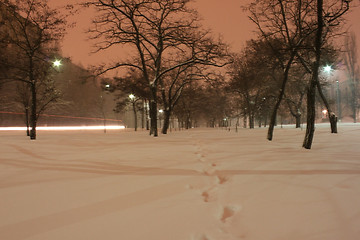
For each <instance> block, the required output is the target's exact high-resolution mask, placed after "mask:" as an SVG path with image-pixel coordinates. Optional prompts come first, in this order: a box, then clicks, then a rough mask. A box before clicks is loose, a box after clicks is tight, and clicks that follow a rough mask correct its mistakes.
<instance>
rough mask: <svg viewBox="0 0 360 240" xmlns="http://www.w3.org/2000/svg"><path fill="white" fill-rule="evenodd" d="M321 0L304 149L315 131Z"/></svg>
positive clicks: (307, 147)
mask: <svg viewBox="0 0 360 240" xmlns="http://www.w3.org/2000/svg"><path fill="white" fill-rule="evenodd" d="M322 6H323V0H318V1H317V21H318V23H317V24H318V29H317V32H316V38H315V53H316V61H315V63H314V70H313V75H312V77H311V80H310V85H309V88H308V93H307V114H308V115H307V125H306V134H305V138H304V142H303V147H304V148H306V149H311V145H312V142H313V138H314V132H315V94H316V85H317V83H318V82H319V66H320V59H321V39H322V33H323V26H324V25H323V17H322V9H323V7H322Z"/></svg>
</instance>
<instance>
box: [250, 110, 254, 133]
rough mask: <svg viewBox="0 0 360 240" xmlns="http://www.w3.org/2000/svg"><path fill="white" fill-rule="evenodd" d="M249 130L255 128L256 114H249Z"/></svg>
mask: <svg viewBox="0 0 360 240" xmlns="http://www.w3.org/2000/svg"><path fill="white" fill-rule="evenodd" d="M249 128H250V129H254V128H255V117H254V114H253V113H252V112H251V113H249Z"/></svg>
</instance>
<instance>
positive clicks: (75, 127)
mask: <svg viewBox="0 0 360 240" xmlns="http://www.w3.org/2000/svg"><path fill="white" fill-rule="evenodd" d="M124 128H125V127H124V126H115V125H113V126H105V127H104V126H53V127H37V128H36V129H37V130H56V131H69V130H103V129H106V130H111V129H115V130H116V129H124ZM0 131H26V127H0Z"/></svg>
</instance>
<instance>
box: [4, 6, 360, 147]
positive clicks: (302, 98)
mask: <svg viewBox="0 0 360 240" xmlns="http://www.w3.org/2000/svg"><path fill="white" fill-rule="evenodd" d="M12 2H13V3H14V2H16V1H15V0H14V1H12ZM18 2H19V1H18ZM25 2H26V3H27V5H26V4H25V3H23V4H18V5H16V4H13V5H11V4H10V0H7V1H6V3H7V4H8V6H10V9H13V14H12V17H13V18H14V16H17V15H16V14H18V13H22V14H21V15H22V17H23V18H22V20H20V21H19V23H18V27H14V28H13V30H12V31H13V32H14V33H13V34H12V35H9V36H13V37H10V39H6V40H5V39H3V40H2V41H0V44H4V43H5V44H7V45H9V44H10V40H11V41H12V42H11V44H10V45H11V46H16V47H17V48H19V49H21V50H22V51H23V52H21V51H14V54H18V55H19V54H20V53H19V52H21V54H22V56H25V57H26V58H24V57H22V59H26V61H24V63H23V64H20V65H21V66H22V67H21V68H22V69H25V70H22V71H23V72H22V71H20V70H19V69H18V68H19V66H20V65H16V64H15V63H11V61H9V59H8V58H11V59H12V57H10V55H8V56H7V57H5V58H2V62H5V63H6V64H7V65H6V64H3V63H2V64H1V67H4V66H5V68H6V69H7V70H8V69H11V71H7V72H8V73H7V76H5V77H4V76H2V79H5V78H6V79H10V78H12V79H15V77H14V76H16V80H18V81H21V82H24V84H25V86H26V87H27V88H29V89H28V90H25V92H28V93H31V94H30V95H29V98H28V99H30V100H31V104H29V106H31V108H30V109H32V110H31V114H30V118H31V126H32V129H36V119H37V117H38V116H37V115H36V112H37V111H36V110H34V108H35V109H36V108H37V103H36V101H34V99H36V92H37V91H36V88H37V87H39V86H40V85H41V84H40V83H41V82H43V81H45V80H43V79H50V77H49V76H50V75H51V74H50V72H51V71H53V70H56V69H53V68H54V67H51V66H50V62H49V61H48V59H49V56H51V53H53V52H54V51H53V49H54V48H55V47H56V44H55V43H56V41H59V39H61V37H62V36H63V34H64V29H65V26H66V21H65V20H66V18H64V17H63V16H60V15H59V12H57V11H55V10H50V9H49V8H48V7H47V5H46V3H44V1H38V0H27V1H25ZM45 2H46V1H45ZM191 2H192V1H191V0H167V1H165V0H135V1H134V0H91V1H87V2H86V3H83V4H80V5H79V7H80V8H94V9H96V15H95V16H93V17H92V19H93V25H92V27H90V29H89V30H88V34H89V38H90V39H92V40H93V41H94V47H95V48H96V51H104V50H108V49H115V47H117V46H126V47H127V48H129V49H130V51H129V52H131V54H130V55H129V56H126V58H119V60H118V61H117V62H108V63H104V65H102V66H97V67H96V69H95V70H94V72H93V74H94V75H95V76H102V75H103V74H105V73H108V72H111V71H117V70H121V72H125V74H122V75H119V76H116V77H114V78H113V79H107V80H106V83H107V84H106V85H108V86H110V87H107V88H106V90H107V91H111V92H114V94H116V96H117V98H116V99H115V100H116V108H115V109H114V110H115V111H119V112H121V111H122V109H124V107H125V106H127V105H131V107H132V110H133V112H134V114H135V116H136V114H137V113H138V112H140V113H141V114H143V115H146V116H149V117H148V118H146V122H147V125H148V128H149V133H150V135H153V136H155V137H156V136H158V125H159V124H158V119H159V110H160V109H161V110H162V113H161V117H163V125H162V129H161V132H162V133H163V134H166V133H167V131H168V128H169V125H170V121H171V118H172V117H174V116H176V117H177V119H178V120H179V122H181V123H183V124H184V125H185V126H186V127H191V125H192V124H193V123H194V122H196V119H202V120H204V121H206V122H207V123H208V126H215V125H216V124H223V125H226V121H227V119H228V118H237V119H239V118H240V117H243V118H244V119H246V120H248V121H249V126H250V127H251V128H253V127H254V125H255V122H258V123H259V125H261V123H264V124H265V125H267V124H269V128H268V134H267V139H268V140H270V141H271V140H272V139H273V131H274V126H275V125H276V123H277V118H278V116H279V115H281V114H284V113H285V114H290V115H291V116H293V117H294V118H295V122H296V126H297V127H299V126H300V123H301V119H302V117H303V116H306V118H307V120H306V123H307V130H306V135H305V138H304V142H303V147H304V148H307V149H310V148H311V145H312V140H313V135H314V130H315V118H316V115H315V114H316V111H315V109H316V103H317V102H321V104H322V105H324V106H325V108H326V110H327V113H328V118H329V121H330V124H331V132H332V133H336V132H337V125H336V124H337V120H338V116H336V114H335V111H334V109H333V104H332V103H331V102H329V100H328V96H327V93H326V91H325V90H326V89H325V88H326V87H327V83H326V81H325V78H324V77H323V72H322V67H323V66H325V65H331V66H333V68H334V69H335V68H336V66H337V65H338V64H337V63H339V62H342V63H343V65H344V66H346V72H347V73H348V78H349V80H348V81H347V82H348V85H349V86H348V88H349V89H350V90H349V91H350V94H349V96H350V97H349V100H348V102H349V104H350V106H351V110H352V116H353V118H354V121H356V117H357V112H358V109H359V94H358V91H359V85H358V82H359V77H358V76H359V67H358V63H357V56H356V50H354V49H355V47H356V45H355V37H354V36H353V35H349V37H347V38H346V43H345V44H344V46H345V50H346V51H345V53H341V52H340V50H339V47H338V46H337V45H336V44H334V42H335V40H336V38H338V37H340V36H341V35H342V34H343V33H342V32H341V29H342V28H343V27H344V24H345V20H344V16H345V14H346V13H347V12H348V10H349V9H350V7H352V6H354V4H353V3H352V2H351V1H347V0H341V1H336V0H333V1H327V2H326V3H323V1H322V0H296V1H290V0H265V1H257V0H256V1H253V2H252V3H250V4H249V5H247V6H244V7H243V10H245V13H246V14H248V16H249V18H250V20H251V21H252V22H253V24H254V26H255V28H256V29H257V31H256V32H257V37H256V38H255V39H252V40H250V41H248V42H247V43H246V45H245V47H244V49H243V50H242V51H241V52H239V53H232V52H230V51H229V47H228V46H227V44H225V43H224V42H223V41H222V40H221V38H217V37H215V36H214V35H213V34H212V33H211V31H210V30H207V29H204V28H203V27H202V25H201V20H200V17H199V15H198V13H197V11H196V10H195V9H193V8H192V7H191ZM19 3H20V2H19ZM30 3H31V4H30ZM19 6H22V8H20V7H19ZM31 6H32V7H31ZM34 9H37V11H36V14H35V13H33V12H32V11H33V10H34ZM71 9H72V8H69V11H70V10H71ZM10 13H12V12H11V11H10ZM8 14H9V13H8ZM31 14H35V15H34V16H33V15H31ZM239 14H241V9H239ZM36 16H37V17H38V18H36ZM15 19H16V17H15ZM24 19H25V20H24ZM26 19H27V20H26ZM37 19H38V21H39V22H37V21H36V20H37ZM5 21H6V18H5ZM15 22H16V21H14V20H11V24H14V23H15ZM34 26H35V27H34ZM19 28H20V29H24V30H25V31H24V33H22V32H21V31H19ZM31 29H32V30H31ZM34 29H35V30H34ZM30 32H31V34H29V33H30ZM37 34H38V35H39V38H38V39H40V40H38V42H36V41H33V40H31V41H24V39H32V38H29V37H28V35H31V36H32V37H34V36H36V35H37ZM35 39H36V37H35ZM23 42H24V43H23ZM29 43H31V44H29ZM35 43H38V45H36V44H35ZM21 44H23V45H21ZM26 44H27V45H26ZM45 46H46V47H45ZM343 50H344V49H343ZM12 54H13V53H12ZM45 56H46V57H45ZM2 72H4V71H2ZM20 73H21V74H20ZM108 83H110V84H108ZM104 84H105V82H103V85H104ZM46 86H50V85H46ZM34 89H35V90H34ZM47 91H48V93H51V90H50V89H47ZM54 91H55V89H54ZM49 95H51V96H53V97H55V96H56V94H55V95H54V94H49ZM52 101H53V102H54V100H52ZM304 103H306V107H305V106H304ZM136 119H137V117H135V120H136ZM135 127H137V123H136V124H135ZM33 131H34V130H33ZM32 134H33V135H34V133H32ZM30 136H31V134H30ZM31 138H34V136H33V137H31Z"/></svg>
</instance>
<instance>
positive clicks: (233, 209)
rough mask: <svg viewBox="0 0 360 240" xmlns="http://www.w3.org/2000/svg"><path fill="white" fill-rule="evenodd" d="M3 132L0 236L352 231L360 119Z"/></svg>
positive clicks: (113, 239) (185, 236) (182, 236)
mask: <svg viewBox="0 0 360 240" xmlns="http://www.w3.org/2000/svg"><path fill="white" fill-rule="evenodd" d="M329 131H330V130H329V127H328V126H324V125H321V126H318V127H317V129H316V133H315V139H314V145H313V149H312V150H310V151H309V150H305V149H302V148H301V144H302V140H303V136H304V132H305V131H304V130H300V129H291V128H286V129H280V128H277V129H276V130H275V135H274V141H273V142H268V141H267V140H266V139H265V136H266V129H254V130H249V129H241V130H240V131H239V132H238V133H236V132H235V131H234V130H231V131H230V132H229V131H225V130H221V129H193V130H189V131H180V132H179V131H176V132H174V131H173V132H172V133H170V134H168V135H167V136H163V135H160V136H159V137H158V138H153V137H149V136H148V133H147V132H141V131H140V132H137V133H134V132H132V131H131V132H130V131H129V130H112V131H108V132H107V133H106V134H104V133H103V132H102V131H78V132H71V131H70V132H59V131H54V132H52V131H46V132H44V131H43V132H40V131H39V132H38V140H36V141H30V140H28V138H27V137H25V136H24V133H23V132H19V131H15V132H10V131H9V132H0V143H1V144H0V152H1V155H0V239H3V240H20V239H21V240H22V239H26V240H64V239H70V240H72V239H76V240H99V239H104V240H230V239H231V240H235V239H236V240H239V239H240V240H241V239H249V240H250V239H251V240H304V239H306V240H340V239H341V240H354V239H359V236H360V204H359V203H360V125H354V124H348V125H346V124H342V125H340V126H339V132H340V133H339V134H330V133H329Z"/></svg>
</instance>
